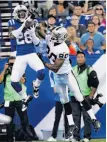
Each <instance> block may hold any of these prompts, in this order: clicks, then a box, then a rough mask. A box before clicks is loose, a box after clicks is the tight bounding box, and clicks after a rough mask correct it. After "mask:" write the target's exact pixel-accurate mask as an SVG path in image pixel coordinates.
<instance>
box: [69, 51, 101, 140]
mask: <svg viewBox="0 0 107 142" xmlns="http://www.w3.org/2000/svg"><path fill="white" fill-rule="evenodd" d="M73 72H74V75H75V77H76V79H77V81H78V84H79V86H80V90H81V92H82V94H83V96H84V97H85V99H87V101H89V102H90V101H91V100H92V99H93V97H94V95H95V92H96V90H97V87H98V84H99V81H98V78H97V74H96V72H95V71H94V70H93V69H92V68H91V67H89V66H88V65H87V64H86V58H85V54H84V53H83V52H80V51H79V52H78V53H77V65H76V66H74V67H73ZM71 106H72V114H73V118H74V122H75V124H76V125H77V127H78V128H79V130H78V131H76V132H74V139H73V140H71V142H79V141H80V128H81V113H82V114H83V120H84V139H83V140H82V142H89V141H90V139H91V131H92V129H91V121H90V120H91V119H90V117H89V115H88V113H87V112H86V110H85V109H84V108H83V107H82V106H81V105H80V103H79V102H78V101H77V100H76V99H75V97H74V96H73V92H71Z"/></svg>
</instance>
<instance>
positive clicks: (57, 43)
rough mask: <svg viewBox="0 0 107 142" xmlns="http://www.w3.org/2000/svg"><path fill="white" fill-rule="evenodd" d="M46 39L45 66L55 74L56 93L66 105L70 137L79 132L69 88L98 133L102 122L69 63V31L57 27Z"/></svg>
mask: <svg viewBox="0 0 107 142" xmlns="http://www.w3.org/2000/svg"><path fill="white" fill-rule="evenodd" d="M45 38H46V40H47V44H48V47H47V48H48V51H47V53H48V58H49V59H50V63H46V62H44V65H45V67H47V68H48V69H49V70H52V71H53V72H55V76H54V78H55V88H56V92H57V93H59V94H60V100H61V102H62V104H63V105H64V108H65V113H66V115H67V118H68V122H69V125H70V129H69V132H68V137H70V136H72V135H73V133H74V131H76V130H77V127H76V126H75V124H74V121H73V117H72V108H71V106H70V100H69V96H68V88H69V89H70V91H72V92H74V95H75V98H76V99H77V100H78V101H79V102H80V103H81V105H83V106H84V108H85V109H86V111H87V112H88V114H89V115H90V117H91V119H92V124H93V126H94V129H95V131H97V130H98V129H99V128H100V122H99V121H98V120H97V119H96V117H95V115H94V113H93V111H92V108H91V106H90V104H89V103H88V102H87V100H86V99H84V98H83V95H82V93H81V91H80V88H79V85H78V82H77V80H76V78H75V76H74V73H73V71H72V67H71V64H70V62H69V49H68V46H67V45H66V43H65V40H66V38H67V30H66V29H65V28H64V27H61V26H59V27H56V28H54V29H53V30H52V33H51V34H49V35H46V37H45Z"/></svg>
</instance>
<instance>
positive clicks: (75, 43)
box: [67, 27, 80, 55]
mask: <svg viewBox="0 0 107 142" xmlns="http://www.w3.org/2000/svg"><path fill="white" fill-rule="evenodd" d="M67 32H68V39H67V40H68V41H69V50H70V54H71V55H76V53H77V51H78V50H79V46H80V39H79V38H78V37H77V35H76V30H75V28H74V27H68V28H67Z"/></svg>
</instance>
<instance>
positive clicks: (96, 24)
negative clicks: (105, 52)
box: [92, 15, 106, 35]
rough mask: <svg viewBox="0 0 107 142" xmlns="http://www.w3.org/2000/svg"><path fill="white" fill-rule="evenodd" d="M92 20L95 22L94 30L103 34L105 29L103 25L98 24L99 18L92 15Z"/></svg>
mask: <svg viewBox="0 0 107 142" xmlns="http://www.w3.org/2000/svg"><path fill="white" fill-rule="evenodd" d="M92 22H93V23H94V24H95V31H99V32H100V33H102V34H103V35H105V34H106V33H105V32H106V29H105V27H104V26H102V25H101V26H100V19H99V17H98V16H97V15H94V16H92Z"/></svg>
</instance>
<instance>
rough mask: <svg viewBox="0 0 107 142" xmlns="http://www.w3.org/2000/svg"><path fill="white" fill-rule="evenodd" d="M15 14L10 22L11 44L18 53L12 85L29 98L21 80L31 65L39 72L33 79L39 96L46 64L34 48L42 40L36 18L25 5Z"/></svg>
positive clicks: (13, 70) (35, 92)
mask: <svg viewBox="0 0 107 142" xmlns="http://www.w3.org/2000/svg"><path fill="white" fill-rule="evenodd" d="M13 16H14V18H13V19H11V20H9V22H8V24H9V33H10V41H11V46H12V49H14V48H15V46H16V52H17V53H16V60H15V63H14V66H13V69H12V75H11V85H12V86H13V88H14V89H15V91H16V92H18V93H19V94H20V95H22V97H23V99H27V94H25V93H24V91H23V90H22V87H21V85H20V83H19V81H20V78H21V77H22V75H23V74H24V73H25V70H26V67H27V65H29V66H30V67H31V68H32V69H34V70H35V71H36V72H37V79H36V80H35V81H33V88H34V97H36V98H37V97H38V93H39V86H40V84H41V82H42V81H43V79H44V76H45V73H44V65H43V63H42V61H41V60H40V59H39V57H38V56H37V54H36V53H35V50H34V49H35V48H34V46H35V45H38V44H39V42H40V40H39V38H38V37H37V36H36V34H35V26H34V20H33V19H31V18H30V16H28V9H27V8H26V7H25V6H24V5H18V6H16V7H15V9H14V12H13ZM32 23H33V24H32ZM31 25H32V26H31Z"/></svg>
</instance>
